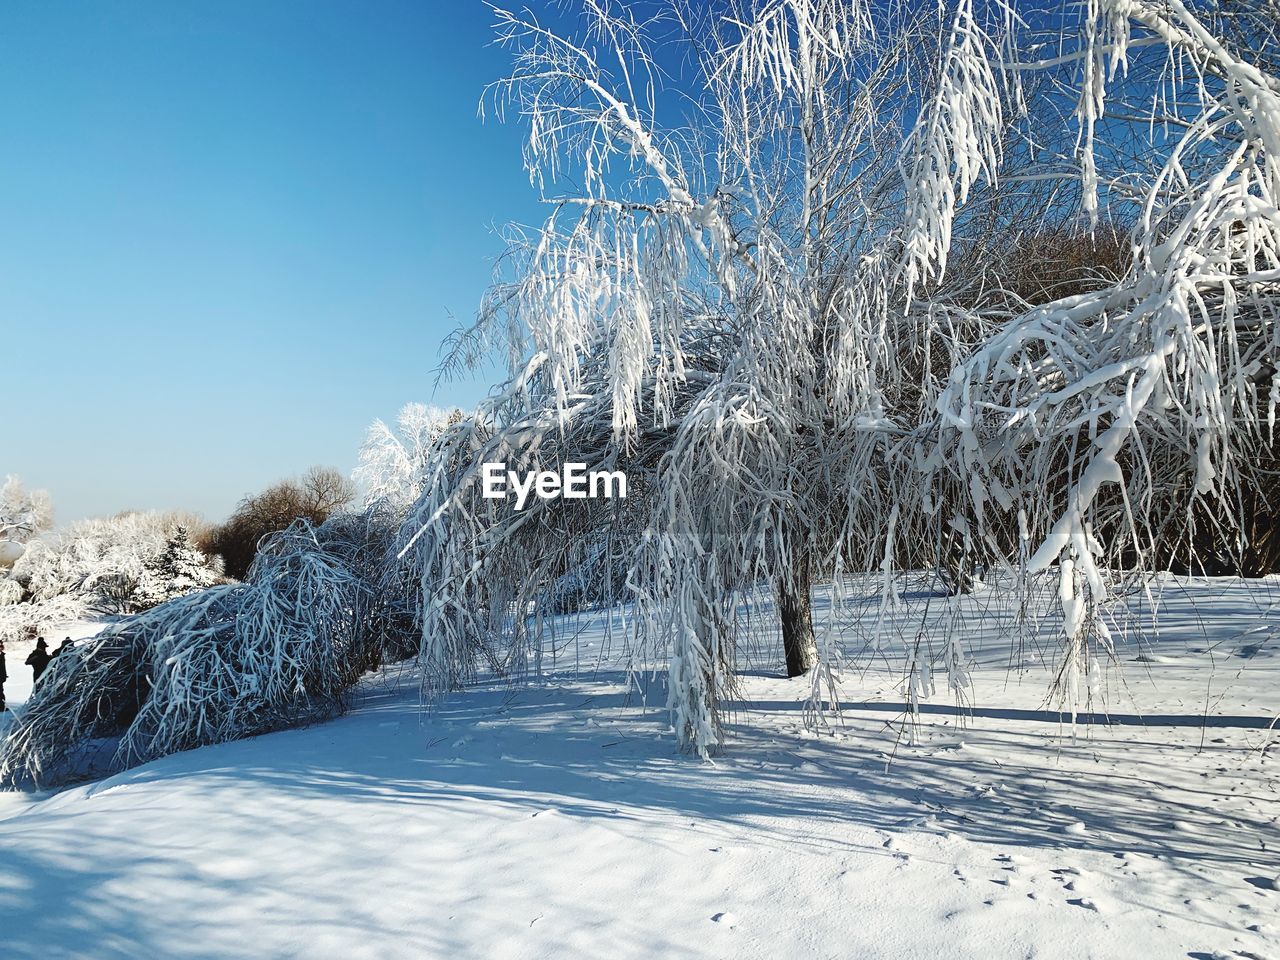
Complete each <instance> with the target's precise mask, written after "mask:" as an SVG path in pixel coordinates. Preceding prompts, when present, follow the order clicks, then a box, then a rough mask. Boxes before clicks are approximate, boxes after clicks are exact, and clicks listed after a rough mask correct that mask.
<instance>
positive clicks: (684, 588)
mask: <svg viewBox="0 0 1280 960" xmlns="http://www.w3.org/2000/svg"><path fill="white" fill-rule="evenodd" d="M1228 8H1229V9H1228ZM645 10H646V11H652V10H653V8H650V7H646V8H645ZM1268 10H1269V8H1268V7H1267V6H1266V5H1265V4H1263V3H1260V2H1259V3H1249V2H1233V3H1231V4H1227V5H1224V6H1219V5H1214V4H1210V3H1204V4H1186V3H1183V2H1180V0H1167V2H1161V3H1148V2H1144V0H1091V2H1090V3H1089V4H1087V5H1082V6H1080V7H1073V8H1069V9H1063V8H1060V7H1058V6H1056V5H1051V6H1046V7H1044V8H1037V7H1036V6H1034V5H1033V4H1029V3H1018V4H1005V3H990V4H984V3H980V2H978V0H952V2H947V3H942V4H938V3H932V2H929V3H923V2H922V3H903V4H891V5H880V4H870V3H859V2H849V0H736V2H729V3H723V4H707V5H698V4H693V3H686V2H681V0H674V2H672V3H670V4H668V5H666V6H663V7H661V8H660V9H659V10H658V11H657V12H653V13H652V15H651V16H650V15H645V16H641V15H640V14H639V13H638V12H637V11H636V9H635V8H630V7H624V6H622V5H616V4H612V3H598V2H588V3H584V4H583V6H582V9H581V11H575V15H566V16H563V17H559V18H557V14H556V11H555V10H551V11H548V12H547V17H546V19H539V18H537V17H535V16H534V15H533V14H531V13H530V14H523V15H517V14H514V13H509V12H506V11H501V10H499V11H497V18H498V25H497V30H498V35H499V39H500V41H501V42H502V43H503V44H504V45H505V46H506V47H508V48H509V49H510V50H511V51H512V54H513V58H514V69H513V72H512V74H511V75H510V76H509V77H508V78H507V79H506V80H504V81H502V82H500V83H499V84H497V85H495V87H494V88H493V89H492V91H491V94H492V95H491V97H490V99H489V102H490V103H491V104H492V105H493V106H494V107H495V109H496V110H497V111H498V112H499V114H502V115H508V114H515V115H518V116H519V117H520V118H521V119H522V120H523V121H524V122H525V123H526V124H527V127H528V130H529V139H528V146H527V149H526V153H525V159H526V164H527V166H528V169H529V173H530V177H531V181H532V182H533V183H534V184H536V185H537V186H538V187H539V188H540V189H542V190H543V192H544V194H545V195H546V197H547V199H548V201H549V202H550V204H551V213H550V215H549V217H548V219H547V221H546V222H545V223H544V224H543V226H542V227H541V228H540V229H537V230H532V231H527V232H523V233H520V232H517V233H515V234H514V235H513V238H512V245H511V251H510V254H509V257H508V261H507V268H508V269H507V272H506V273H505V274H504V275H503V277H502V278H501V280H500V282H498V283H497V284H496V285H495V286H494V288H493V290H492V291H491V293H490V295H489V296H488V297H487V299H486V301H485V303H484V304H483V306H482V309H481V312H480V317H479V320H478V322H477V324H476V326H475V327H474V328H473V329H472V330H471V331H470V333H469V334H468V335H467V336H465V337H463V339H462V340H461V341H460V344H459V351H458V352H459V356H460V357H462V358H463V359H467V358H469V357H475V356H480V355H483V354H485V353H486V351H487V350H488V349H490V347H491V346H492V345H494V344H495V343H500V344H505V349H506V352H507V355H508V356H509V357H510V358H511V374H510V379H509V380H508V382H507V383H506V384H505V385H504V387H503V388H502V389H500V390H499V391H497V392H496V393H495V394H494V395H493V396H492V397H491V398H490V399H489V400H488V401H486V403H485V404H484V405H482V406H481V408H480V409H479V410H478V411H477V412H476V414H475V415H474V416H473V417H470V418H467V419H466V420H464V421H462V422H460V423H458V424H455V425H454V426H452V427H451V428H450V429H449V430H448V431H446V433H445V434H444V435H443V436H442V438H441V439H440V441H439V442H438V443H437V444H436V447H435V451H436V452H435V454H434V463H433V467H432V469H431V470H428V472H427V473H428V477H427V482H426V483H425V484H424V487H423V493H422V495H421V497H420V499H419V502H418V505H417V507H416V511H415V515H414V517H413V518H412V519H411V521H410V523H409V524H408V525H407V526H406V530H405V538H404V540H405V547H404V552H405V556H406V558H407V559H408V561H409V563H410V565H411V567H412V569H413V570H414V571H415V573H416V575H417V576H418V577H419V578H420V582H421V585H422V586H421V591H420V603H421V621H422V622H421V627H422V659H423V663H424V666H425V668H426V671H427V681H426V682H427V684H428V686H429V687H430V688H432V689H444V688H447V687H448V686H451V685H453V684H455V683H456V682H458V680H460V679H461V678H462V677H464V676H465V674H466V672H467V670H469V669H470V666H469V665H470V664H471V663H473V662H475V660H476V659H477V658H483V659H487V660H488V661H489V662H491V663H493V664H495V665H496V666H498V667H500V668H502V669H506V670H512V671H518V670H521V669H525V668H527V667H528V666H529V665H533V666H534V667H535V668H536V665H537V658H538V656H539V650H540V637H541V635H542V633H543V632H544V630H545V621H543V620H542V619H541V618H540V617H539V616H536V615H535V616H534V617H532V618H525V617H514V618H513V617H512V616H511V615H510V611H512V610H526V609H534V610H537V609H539V607H538V604H539V603H540V601H541V600H542V599H543V598H544V596H545V595H546V592H547V591H548V589H549V585H550V584H552V583H554V582H555V581H556V580H557V578H558V577H560V576H562V575H563V574H564V572H565V571H566V570H567V569H571V568H573V566H574V565H575V564H577V563H580V562H581V560H582V555H581V552H580V551H581V546H580V545H581V543H582V542H583V541H584V540H585V539H589V535H591V534H601V535H605V536H607V537H609V538H610V542H611V543H613V544H615V546H616V549H617V550H619V551H621V552H622V553H623V554H624V555H625V557H626V564H627V567H628V570H629V573H628V578H627V580H628V587H629V592H630V596H631V597H632V598H633V599H634V600H635V601H636V605H637V617H636V619H635V624H634V631H635V632H634V636H633V641H634V646H633V649H634V651H635V654H636V657H637V658H638V659H644V658H650V657H664V656H665V657H667V658H668V661H669V673H668V683H669V703H670V707H671V709H672V711H673V715H674V719H675V724H676V727H677V729H678V730H679V732H680V735H681V738H682V740H683V741H684V742H685V743H686V744H688V745H689V746H690V747H692V748H693V749H695V750H698V751H700V752H705V751H706V750H709V749H711V748H713V747H714V746H715V745H716V743H718V741H719V738H720V735H721V728H720V720H719V704H720V703H721V702H722V700H723V699H724V698H725V696H726V695H727V694H729V693H730V692H731V690H732V683H733V662H734V654H735V650H736V646H737V644H738V643H739V642H741V640H742V637H743V631H742V630H741V629H740V619H739V616H738V612H737V610H738V601H739V599H740V597H741V594H742V591H744V590H747V589H749V588H750V587H752V586H753V585H754V584H756V583H760V582H766V583H772V584H773V589H774V594H775V597H776V601H777V607H778V610H779V613H780V615H781V627H782V634H783V639H784V645H785V650H786V660H787V665H788V672H789V673H793V674H795V673H801V672H805V671H807V670H809V669H810V668H811V667H812V665H813V664H814V663H815V662H817V661H820V666H821V669H819V670H815V671H812V673H811V674H810V675H811V677H812V678H813V683H814V691H815V698H816V697H817V696H818V695H819V693H820V691H821V689H822V687H823V685H824V684H829V682H830V680H831V677H832V670H833V667H834V666H835V665H836V659H835V653H834V650H831V649H827V648H826V645H825V644H820V643H818V640H817V637H816V636H815V631H814V628H813V618H812V611H811V608H810V589H811V584H812V581H813V579H814V578H815V577H818V576H823V577H833V578H835V579H837V580H838V579H839V577H840V575H841V572H842V571H844V570H854V569H856V570H879V571H881V572H882V574H883V577H884V589H883V591H882V603H892V602H893V587H892V574H893V571H894V570H895V569H896V568H898V567H899V566H901V565H904V564H905V565H911V566H933V565H937V564H943V565H951V566H952V567H953V568H954V569H957V570H961V571H963V570H966V569H970V568H971V566H972V565H973V564H974V563H976V562H978V561H983V562H987V563H995V564H1000V565H1002V566H1003V567H1005V568H1007V569H1010V570H1012V571H1014V572H1015V574H1017V576H1018V577H1019V580H1020V582H1021V583H1022V584H1023V588H1024V589H1031V586H1032V584H1033V582H1036V583H1038V582H1039V581H1038V579H1037V578H1038V574H1040V573H1042V572H1048V571H1049V570H1050V568H1051V567H1052V568H1054V570H1053V575H1054V576H1055V577H1056V581H1057V583H1058V592H1059V596H1060V598H1061V601H1060V607H1061V611H1060V612H1061V615H1062V626H1063V629H1062V633H1063V638H1064V646H1063V649H1064V671H1065V672H1064V675H1067V674H1069V673H1070V671H1071V670H1078V669H1079V668H1080V664H1082V663H1087V661H1088V658H1089V656H1091V655H1092V654H1091V653H1090V652H1089V650H1088V649H1086V648H1087V647H1089V646H1090V645H1091V644H1101V645H1102V647H1103V648H1104V649H1105V646H1106V642H1107V635H1108V634H1107V627H1106V625H1105V622H1104V616H1103V614H1104V609H1103V603H1104V601H1105V598H1106V596H1107V587H1106V583H1105V581H1106V570H1107V569H1108V568H1111V567H1122V566H1129V567H1134V568H1137V569H1149V568H1150V567H1151V566H1152V564H1153V562H1154V560H1153V558H1154V557H1155V555H1156V552H1157V551H1156V549H1155V548H1156V546H1157V545H1164V546H1167V545H1169V544H1171V543H1176V542H1178V541H1179V540H1180V538H1185V537H1186V535H1187V532H1188V531H1187V525H1186V523H1185V522H1184V521H1185V518H1186V517H1188V516H1192V517H1194V516H1197V515H1204V513H1205V511H1206V510H1208V511H1209V513H1210V514H1211V515H1213V516H1214V517H1216V518H1217V522H1218V524H1219V528H1220V530H1221V534H1220V538H1226V539H1227V540H1230V539H1231V538H1232V537H1235V538H1237V540H1239V538H1240V534H1241V525H1240V524H1239V523H1238V520H1239V519H1240V515H1241V511H1240V509H1239V503H1240V501H1239V496H1240V492H1241V491H1242V490H1245V489H1247V488H1248V486H1249V484H1250V483H1251V482H1252V481H1253V479H1254V475H1253V467H1252V464H1254V463H1256V462H1259V461H1258V460H1257V454H1259V453H1266V455H1267V457H1268V458H1270V456H1271V453H1270V451H1271V449H1272V448H1271V443H1272V440H1271V436H1272V433H1271V431H1272V428H1273V426H1274V420H1275V409H1276V405H1277V402H1278V401H1280V374H1278V373H1277V369H1278V367H1277V362H1276V361H1277V357H1276V353H1277V349H1278V344H1280V339H1278V338H1280V332H1278V331H1277V328H1276V325H1275V322H1274V320H1275V310H1276V307H1277V305H1278V304H1280V298H1278V297H1277V284H1278V283H1280V262H1277V254H1278V251H1280V227H1278V226H1277V224H1280V217H1278V216H1277V212H1276V206H1275V201H1276V197H1277V193H1278V191H1280V167H1278V166H1277V164H1280V159H1277V154H1278V152H1280V100H1278V99H1277V97H1278V96H1280V86H1278V85H1277V81H1276V78H1275V77H1274V76H1273V75H1271V74H1270V73H1269V72H1268V69H1269V67H1268V65H1269V64H1274V63H1275V62H1276V60H1275V56H1276V50H1277V37H1276V21H1275V18H1274V11H1273V10H1271V11H1270V13H1268ZM668 77H675V78H676V80H675V82H674V83H672V84H671V86H670V87H668V86H665V85H664V84H665V83H666V80H665V78H668ZM672 87H674V89H672ZM1114 224H1133V225H1134V226H1133V227H1132V229H1131V230H1130V231H1129V233H1128V237H1127V246H1128V257H1127V259H1126V262H1125V263H1124V269H1123V272H1122V275H1120V276H1117V275H1115V274H1113V275H1112V276H1110V277H1108V278H1106V279H1105V280H1104V281H1103V282H1102V283H1100V284H1091V285H1089V286H1088V288H1087V289H1082V290H1080V291H1078V292H1073V293H1071V294H1070V295H1067V296H1064V297H1061V298H1059V299H1050V300H1047V301H1043V300H1042V301H1041V302H1039V303H1028V302H1027V300H1026V299H1025V298H1026V297H1027V293H1026V292H1024V291H1025V287H1024V286H1021V285H1020V284H1019V283H1018V282H1016V281H1017V277H1016V276H1014V275H1013V270H1012V267H1011V263H1013V262H1014V261H1016V258H1013V257H1009V256H1008V253H1009V251H1010V248H1011V246H1010V237H1013V238H1014V239H1013V241H1012V244H1013V249H1016V245H1017V242H1018V241H1017V236H1018V234H1020V233H1021V234H1024V235H1049V234H1053V233H1055V232H1058V233H1065V234H1068V235H1078V234H1080V233H1087V232H1088V231H1089V230H1091V229H1094V230H1103V231H1106V230H1112V229H1114V227H1113V226H1112V225H1114ZM1036 299H1037V300H1041V298H1040V297H1039V296H1037V297H1036ZM492 460H500V461H506V462H508V463H509V464H510V465H511V467H512V468H513V469H516V468H520V469H530V468H543V467H547V466H555V465H558V463H559V462H563V461H567V460H572V461H578V462H585V463H587V464H588V466H589V467H592V468H597V467H598V468H605V469H614V468H625V469H626V470H627V471H628V472H629V475H630V476H632V477H634V478H635V480H636V483H637V485H638V486H639V487H640V488H642V489H644V490H645V491H646V492H645V498H644V504H643V509H639V510H632V511H631V512H630V513H623V512H621V511H619V510H618V509H617V508H616V505H613V504H604V505H602V504H600V503H595V502H590V501H588V502H585V503H575V504H566V503H565V502H563V501H541V502H537V503H534V504H533V505H532V506H531V507H530V508H528V509H525V510H523V511H517V510H515V509H514V508H513V507H512V506H511V505H510V504H508V503H505V502H502V501H492V500H484V499H482V498H481V496H480V493H479V470H480V465H481V464H482V463H484V462H486V461H492ZM1268 462H1269V461H1268ZM871 615H872V616H873V617H874V616H875V614H874V611H872V613H871ZM930 660H931V661H933V663H932V664H931V663H930V662H929V661H930ZM964 662H965V655H964V651H963V648H962V646H961V643H960V637H959V636H958V635H956V634H955V633H954V632H953V634H952V635H950V636H948V637H947V638H945V640H944V642H943V645H942V647H941V648H940V649H936V650H933V651H930V652H928V655H927V657H926V659H924V660H918V661H917V660H914V659H913V660H912V662H911V666H910V667H909V671H910V676H909V677H908V678H906V680H907V683H908V687H909V689H911V690H913V691H925V690H927V689H928V688H930V687H931V683H930V682H926V681H922V680H921V679H920V676H924V675H931V672H932V670H935V669H938V668H939V667H940V668H941V670H942V672H943V673H944V674H945V676H946V677H947V681H948V687H949V688H950V689H952V690H953V691H955V692H956V693H957V695H959V694H960V692H961V691H963V689H964V686H965V683H966V678H965V675H964ZM917 673H919V675H920V676H917ZM915 695H916V694H915V693H913V694H912V696H913V697H914V696H915Z"/></svg>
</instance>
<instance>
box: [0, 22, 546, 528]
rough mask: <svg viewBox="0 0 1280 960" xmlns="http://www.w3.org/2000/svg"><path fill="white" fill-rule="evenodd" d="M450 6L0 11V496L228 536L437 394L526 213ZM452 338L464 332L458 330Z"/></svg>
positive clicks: (66, 515) (479, 389) (66, 514)
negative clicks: (512, 228)
mask: <svg viewBox="0 0 1280 960" xmlns="http://www.w3.org/2000/svg"><path fill="white" fill-rule="evenodd" d="M490 22H491V17H490V13H489V11H488V9H487V8H486V7H484V6H483V5H482V4H481V3H479V2H478V0H476V2H473V0H461V2H458V3H435V2H427V0H420V2H405V3H399V2H390V0H378V2H375V3H358V2H355V0H349V2H316V0H309V2H306V3H302V2H284V0H258V2H249V0H219V2H213V0H201V2H194V0H192V2H188V0H182V2H175V0H164V2H161V0H128V2H123V0H122V2H109V0H102V2H94V3H79V2H62V3H48V2H46V0H34V2H32V0H6V2H5V3H4V4H3V5H2V6H0V343H3V345H4V346H3V350H2V351H0V353H2V355H3V361H2V366H0V370H3V374H2V378H0V383H3V384H4V391H3V408H0V475H2V474H5V473H17V474H19V475H20V476H22V477H23V479H24V480H25V481H26V482H27V484H28V485H29V486H36V487H45V488H47V489H48V490H50V492H51V493H52V494H53V497H54V502H55V505H56V507H57V512H58V520H59V522H63V523H65V522H67V521H70V520H74V519H77V518H79V517H82V516H88V515H96V514H105V513H113V512H115V511H118V510H123V509H128V508H139V509H146V508H161V509H165V508H185V509H193V510H198V511H201V512H202V513H204V514H205V515H206V516H207V517H209V518H210V519H219V518H221V517H222V516H224V515H225V514H226V513H227V512H228V511H229V510H230V509H231V508H232V507H233V506H234V504H235V502H236V501H237V500H238V499H239V498H240V497H242V496H244V495H245V494H247V493H250V492H254V491H256V490H258V489H261V488H262V487H263V486H265V485H267V484H269V483H271V482H272V481H274V480H277V479H279V478H282V477H284V476H288V475H291V474H295V473H299V472H301V471H302V470H303V469H305V468H306V467H307V466H309V465H311V464H314V463H321V464H330V465H333V466H337V467H339V468H341V469H343V470H348V469H350V467H351V466H352V465H353V463H354V460H355V455H356V451H357V450H358V448H359V444H360V441H361V438H362V436H363V432H364V429H365V427H366V426H367V424H368V423H369V421H371V420H372V419H373V418H374V417H383V418H389V417H391V416H393V415H394V414H395V412H396V410H397V409H398V408H399V407H400V406H401V405H402V404H403V403H405V402H407V401H410V400H422V401H426V402H433V403H436V404H438V405H441V406H446V405H452V404H455V403H456V404H461V405H468V404H470V403H473V402H474V401H475V400H476V399H478V398H479V397H480V396H481V395H482V394H483V393H484V392H485V385H484V384H483V383H482V382H480V381H473V382H469V383H459V384H454V385H445V386H443V387H442V388H441V389H440V390H439V391H438V392H434V393H433V384H434V381H435V376H434V369H435V367H436V364H437V362H438V350H439V346H440V342H441V340H442V339H443V338H444V337H445V336H446V335H447V334H448V333H449V331H450V330H452V329H453V328H454V327H455V326H456V325H457V323H458V322H460V321H462V320H467V319H469V318H470V316H471V315H472V314H473V312H474V309H475V307H476V305H477V304H478V302H479V298H480V295H481V293H482V292H483V289H484V287H485V285H486V283H487V282H488V279H489V277H490V273H491V270H492V267H493V261H494V258H495V257H496V256H497V255H498V254H499V253H500V252H501V249H502V244H501V241H500V239H499V237H498V236H497V234H496V232H495V228H496V227H499V226H501V224H503V223H504V222H506V221H509V220H520V221H524V222H532V221H534V220H536V219H539V218H540V216H541V211H540V204H539V203H538V202H537V198H536V195H535V194H534V192H533V191H532V190H531V189H530V187H529V184H528V180H527V177H526V176H525V174H524V171H523V169H522V166H521V159H520V143H521V132H522V131H521V129H520V127H519V126H518V125H515V124H511V125H507V126H502V125H500V124H498V123H497V122H496V121H493V120H489V121H487V122H484V123H482V122H481V121H480V120H479V119H478V117H477V115H476V104H477V102H478V100H479V97H480V95H481V92H482V90H483V87H484V85H485V83H487V82H488V81H490V80H493V79H495V78H497V77H499V76H500V75H501V74H502V73H503V72H504V70H505V68H506V57H505V54H504V53H503V51H501V50H500V49H497V48H495V47H492V46H489V45H488V44H489V40H490V31H489V24H490ZM451 312H452V314H453V317H452V318H451V316H450V313H451Z"/></svg>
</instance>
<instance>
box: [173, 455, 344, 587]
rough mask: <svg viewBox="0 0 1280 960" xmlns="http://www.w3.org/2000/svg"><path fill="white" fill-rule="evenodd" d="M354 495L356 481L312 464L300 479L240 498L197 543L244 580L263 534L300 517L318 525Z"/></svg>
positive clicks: (285, 481)
mask: <svg viewBox="0 0 1280 960" xmlns="http://www.w3.org/2000/svg"><path fill="white" fill-rule="evenodd" d="M355 498H356V488H355V484H354V483H352V482H351V480H350V479H348V478H347V477H346V476H344V475H343V474H342V473H340V472H339V471H337V470H335V469H333V468H332V467H312V468H311V469H309V470H308V471H307V472H306V473H305V474H303V476H302V477H301V478H300V479H296V480H282V481H281V482H280V483H277V484H274V485H272V486H270V487H268V488H267V489H266V490H264V491H262V492H261V493H259V494H256V495H254V496H250V497H246V498H245V499H244V500H242V501H240V504H239V506H237V507H236V509H235V512H233V513H232V514H231V516H230V517H229V518H228V519H227V521H226V522H225V523H223V524H220V525H218V526H216V527H214V528H213V529H212V530H211V531H209V533H208V534H207V535H206V536H205V537H203V538H201V540H200V542H199V546H200V548H201V549H202V550H204V551H205V552H206V553H211V554H217V555H219V556H221V557H222V559H223V563H224V564H225V569H226V573H227V575H228V576H231V577H235V578H236V579H237V580H242V579H244V577H245V576H246V575H247V574H248V572H249V567H250V565H251V564H252V563H253V560H254V557H256V556H257V553H258V546H259V544H260V543H261V541H262V539H263V537H265V536H266V535H267V534H271V533H277V532H279V531H281V530H284V529H286V528H288V527H289V526H290V524H292V523H293V522H294V521H295V520H299V519H302V520H306V521H307V522H308V523H311V524H313V525H314V526H319V525H320V524H323V523H324V522H325V521H326V520H327V519H329V517H330V516H332V515H333V514H334V513H335V512H337V511H338V510H341V509H342V508H343V507H345V506H347V505H348V504H349V503H351V502H352V501H353V500H355Z"/></svg>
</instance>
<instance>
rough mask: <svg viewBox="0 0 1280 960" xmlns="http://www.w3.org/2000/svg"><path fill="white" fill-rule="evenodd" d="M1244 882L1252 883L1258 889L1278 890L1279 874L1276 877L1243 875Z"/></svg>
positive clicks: (1279, 888)
mask: <svg viewBox="0 0 1280 960" xmlns="http://www.w3.org/2000/svg"><path fill="white" fill-rule="evenodd" d="M1244 882H1245V883H1249V884H1252V885H1253V886H1255V887H1257V888H1258V889H1259V890H1280V876H1276V877H1245V878H1244Z"/></svg>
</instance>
